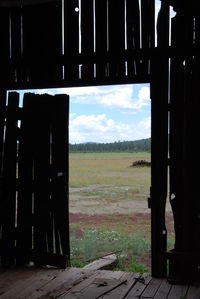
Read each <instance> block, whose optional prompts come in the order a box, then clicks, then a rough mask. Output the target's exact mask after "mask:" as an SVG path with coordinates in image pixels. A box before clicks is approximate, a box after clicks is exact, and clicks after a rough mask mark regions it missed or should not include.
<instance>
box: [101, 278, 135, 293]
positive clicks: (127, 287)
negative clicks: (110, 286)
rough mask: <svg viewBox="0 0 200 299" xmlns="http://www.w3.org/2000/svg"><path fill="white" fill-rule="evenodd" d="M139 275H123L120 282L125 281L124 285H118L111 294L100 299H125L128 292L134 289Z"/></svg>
mask: <svg viewBox="0 0 200 299" xmlns="http://www.w3.org/2000/svg"><path fill="white" fill-rule="evenodd" d="M139 276H140V275H139V274H136V273H124V274H123V275H122V276H121V277H120V280H126V283H125V284H122V285H120V286H119V287H117V288H116V289H114V290H112V292H110V293H108V294H106V295H104V296H102V297H101V299H116V298H125V297H126V295H127V294H128V293H129V291H130V290H131V289H132V288H133V287H134V285H135V284H136V282H137V279H138V278H139Z"/></svg>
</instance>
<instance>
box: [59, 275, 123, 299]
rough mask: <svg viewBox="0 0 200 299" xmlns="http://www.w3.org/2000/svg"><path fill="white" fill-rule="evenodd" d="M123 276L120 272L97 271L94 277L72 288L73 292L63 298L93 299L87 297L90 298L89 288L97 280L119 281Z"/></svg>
mask: <svg viewBox="0 0 200 299" xmlns="http://www.w3.org/2000/svg"><path fill="white" fill-rule="evenodd" d="M86 273H87V272H86ZM121 276H122V272H120V271H117V272H112V271H105V270H97V271H95V272H93V275H91V276H90V277H89V278H87V279H85V280H84V281H82V282H80V283H79V284H78V285H76V286H74V287H73V288H72V290H70V291H69V292H67V293H66V294H65V295H64V296H63V297H61V298H70V296H72V297H73V298H88V299H89V298H91V297H87V296H89V294H88V288H89V287H90V285H91V284H92V283H93V282H94V280H95V279H102V278H103V279H119V278H120V277H121ZM85 294H86V295H85ZM93 298H94V297H93Z"/></svg>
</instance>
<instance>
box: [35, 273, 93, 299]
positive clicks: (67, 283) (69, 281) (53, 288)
mask: <svg viewBox="0 0 200 299" xmlns="http://www.w3.org/2000/svg"><path fill="white" fill-rule="evenodd" d="M93 274H94V271H84V270H82V269H77V268H68V269H66V270H64V271H62V272H60V273H59V275H57V276H56V277H55V279H54V280H53V281H51V283H48V284H46V285H44V286H42V287H39V288H38V289H37V296H38V297H37V298H44V297H46V298H60V297H63V296H65V294H67V293H68V292H69V291H70V290H72V289H73V287H75V286H76V285H78V284H79V283H81V282H82V281H84V280H85V279H87V278H89V277H90V276H91V275H93ZM30 298H31V299H33V298H36V294H34V292H33V293H32V294H31V296H30Z"/></svg>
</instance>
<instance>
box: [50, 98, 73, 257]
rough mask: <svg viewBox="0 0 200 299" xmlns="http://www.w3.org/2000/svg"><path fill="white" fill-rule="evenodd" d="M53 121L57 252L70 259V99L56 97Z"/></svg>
mask: <svg viewBox="0 0 200 299" xmlns="http://www.w3.org/2000/svg"><path fill="white" fill-rule="evenodd" d="M53 111H54V115H53V119H52V174H53V175H52V202H53V212H54V225H55V226H54V230H55V234H57V237H58V238H57V239H56V250H59V248H60V251H61V253H62V254H65V255H67V256H68V257H69V252H70V248H69V198H68V196H69V195H68V188H69V186H68V184H69V173H68V171H69V169H68V165H69V161H68V159H69V157H68V140H69V139H68V138H69V136H68V125H69V97H68V96H67V95H59V96H56V99H55V101H54V104H53ZM57 253H59V252H57Z"/></svg>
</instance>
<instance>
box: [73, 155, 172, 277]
mask: <svg viewBox="0 0 200 299" xmlns="http://www.w3.org/2000/svg"><path fill="white" fill-rule="evenodd" d="M69 158H70V159H69V163H70V165H69V173H70V178H69V187H70V231H71V263H72V265H73V266H80V267H82V266H84V265H85V264H87V263H88V262H90V261H92V260H94V259H96V258H98V257H101V256H104V255H106V254H109V253H111V252H116V253H117V257H118V263H117V266H116V269H118V270H123V271H133V272H148V271H150V210H149V209H148V207H147V198H148V196H149V189H150V177H151V175H150V167H132V163H133V162H135V161H137V160H146V161H150V153H146V152H141V153H126V152H123V153H71V154H70V157H69ZM168 217H169V219H168V223H169V231H172V225H173V223H172V217H171V215H170V214H169V215H168Z"/></svg>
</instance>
